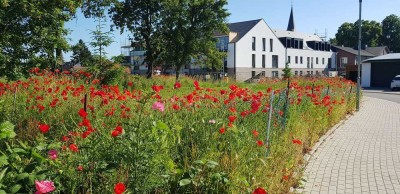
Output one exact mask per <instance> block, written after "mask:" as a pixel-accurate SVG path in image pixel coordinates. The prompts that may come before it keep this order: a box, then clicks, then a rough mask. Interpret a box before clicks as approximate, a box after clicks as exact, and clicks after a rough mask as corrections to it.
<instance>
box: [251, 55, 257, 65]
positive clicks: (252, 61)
mask: <svg viewBox="0 0 400 194" xmlns="http://www.w3.org/2000/svg"><path fill="white" fill-rule="evenodd" d="M251 66H252V67H253V68H256V55H255V54H252V56H251Z"/></svg>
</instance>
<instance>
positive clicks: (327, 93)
mask: <svg viewBox="0 0 400 194" xmlns="http://www.w3.org/2000/svg"><path fill="white" fill-rule="evenodd" d="M326 95H329V86H328V90H326Z"/></svg>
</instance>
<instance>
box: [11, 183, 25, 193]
mask: <svg viewBox="0 0 400 194" xmlns="http://www.w3.org/2000/svg"><path fill="white" fill-rule="evenodd" d="M21 188H22V186H21V185H20V184H16V185H14V186H13V187H11V189H10V192H11V193H12V194H14V193H17V192H18V191H19V190H20V189H21Z"/></svg>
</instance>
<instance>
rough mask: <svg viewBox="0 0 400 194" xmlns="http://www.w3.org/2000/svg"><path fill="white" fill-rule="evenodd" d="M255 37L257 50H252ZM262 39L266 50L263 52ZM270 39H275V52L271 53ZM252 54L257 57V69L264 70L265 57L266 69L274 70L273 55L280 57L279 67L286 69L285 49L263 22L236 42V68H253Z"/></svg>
mask: <svg viewBox="0 0 400 194" xmlns="http://www.w3.org/2000/svg"><path fill="white" fill-rule="evenodd" d="M253 37H256V50H255V51H253V50H252V41H253V39H252V38H253ZM262 38H265V39H266V40H265V42H266V49H265V51H263V43H262ZM270 39H273V52H270ZM232 54H233V53H232ZM252 54H255V55H256V68H262V55H263V54H264V55H265V68H272V55H278V63H279V64H278V67H279V68H284V67H285V48H284V47H283V45H282V44H281V42H280V41H279V39H278V38H277V37H276V36H275V34H274V33H273V32H272V30H271V29H270V28H269V27H268V25H267V24H266V23H265V22H264V20H261V21H260V22H259V23H258V24H256V25H255V26H254V27H253V29H251V30H250V31H249V32H248V33H247V34H246V35H245V36H243V37H242V38H241V39H240V40H239V41H238V42H236V67H239V68H240V67H246V68H251V67H252Z"/></svg>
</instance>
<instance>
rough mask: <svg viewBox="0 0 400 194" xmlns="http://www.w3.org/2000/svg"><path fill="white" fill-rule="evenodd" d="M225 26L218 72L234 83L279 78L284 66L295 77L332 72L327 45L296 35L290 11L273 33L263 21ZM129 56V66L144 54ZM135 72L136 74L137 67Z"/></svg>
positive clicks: (192, 67) (195, 69)
mask: <svg viewBox="0 0 400 194" xmlns="http://www.w3.org/2000/svg"><path fill="white" fill-rule="evenodd" d="M228 27H229V33H228V34H218V33H216V34H215V37H216V39H217V42H216V47H217V48H218V49H219V50H220V51H223V52H227V57H226V58H225V59H223V60H224V68H223V69H221V71H222V72H223V73H227V75H228V76H229V77H232V78H234V79H236V80H238V81H247V80H252V79H258V78H262V77H281V76H282V74H283V71H282V70H283V69H284V68H285V66H286V63H287V64H289V68H291V69H292V73H293V74H294V75H297V76H305V75H318V74H323V73H324V74H327V72H328V71H330V70H335V69H336V57H335V53H334V52H332V50H331V45H330V44H329V43H328V42H326V41H324V40H322V39H321V38H320V37H318V36H317V35H307V34H303V33H300V32H296V30H295V24H294V17H293V8H292V9H291V13H290V18H289V23H288V28H287V30H273V29H271V28H270V27H269V26H268V24H267V23H266V22H265V21H264V20H263V19H257V20H251V21H244V22H237V23H231V24H228ZM129 55H130V57H129V58H130V59H131V62H130V63H133V64H136V63H134V62H132V61H135V60H134V59H135V58H141V57H143V55H144V51H131V52H129ZM136 65H137V64H136ZM142 66H143V64H142ZM142 68H143V70H144V69H145V68H147V67H145V66H143V67H142ZM136 69H138V70H139V71H140V70H141V67H140V65H139V67H137V68H136ZM136 69H135V68H134V71H136ZM181 71H182V72H185V73H186V72H187V73H188V74H194V73H204V72H203V71H201V65H200V66H199V65H193V64H189V65H187V66H186V67H185V68H184V69H183V70H181Z"/></svg>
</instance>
